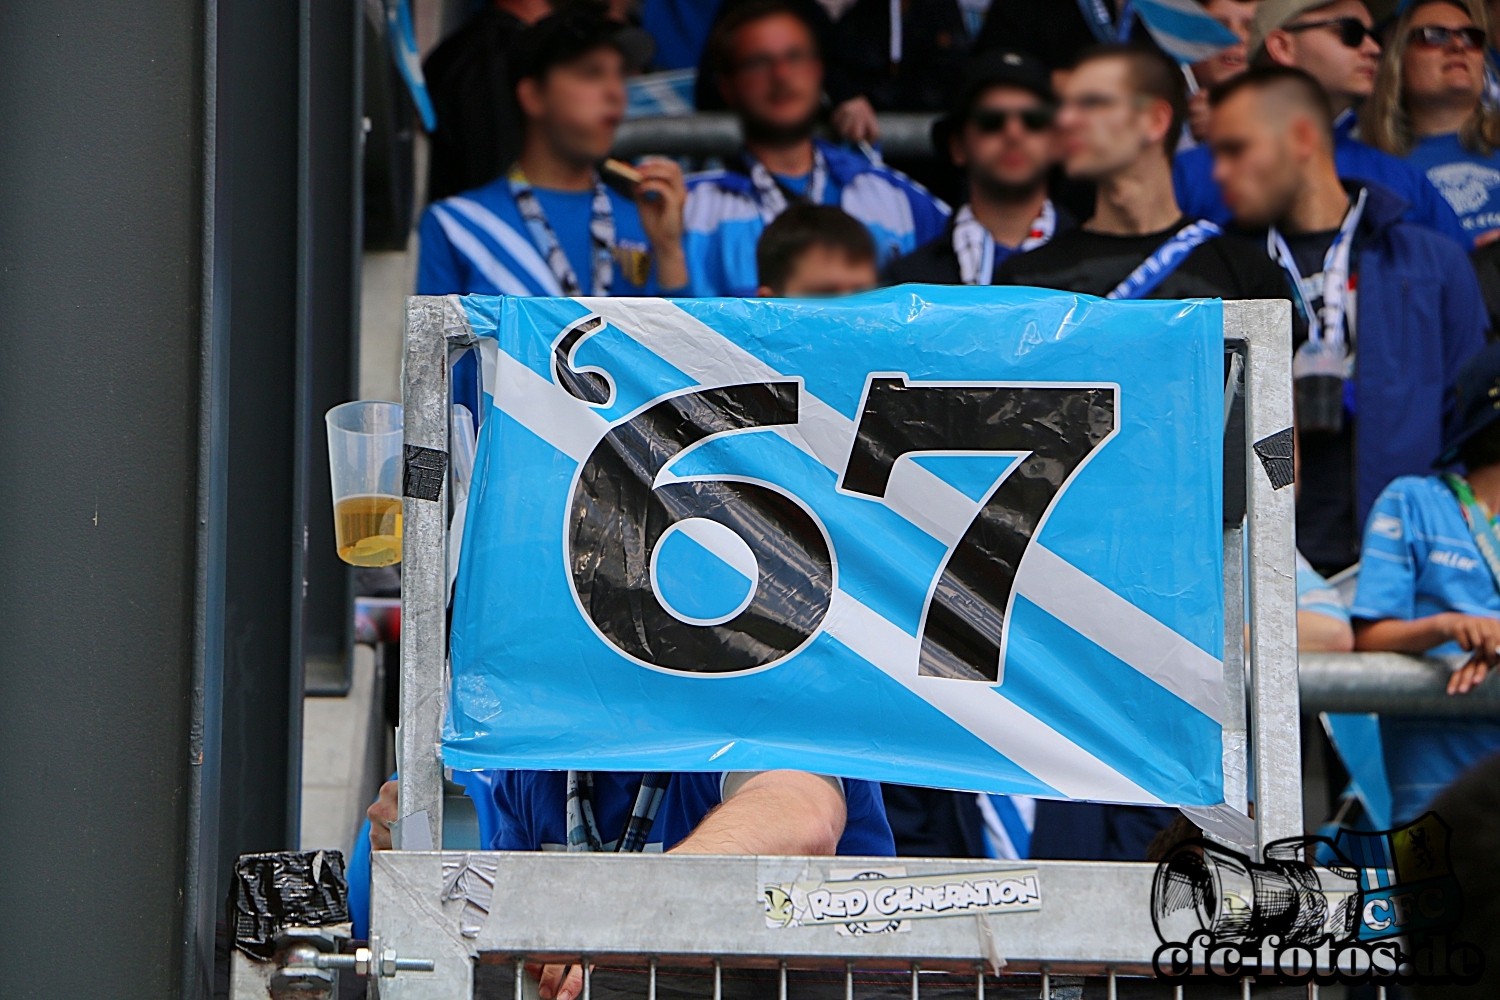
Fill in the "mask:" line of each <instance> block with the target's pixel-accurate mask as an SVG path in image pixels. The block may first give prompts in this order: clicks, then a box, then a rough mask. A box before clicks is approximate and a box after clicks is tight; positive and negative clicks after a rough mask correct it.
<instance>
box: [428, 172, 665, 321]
mask: <svg viewBox="0 0 1500 1000" xmlns="http://www.w3.org/2000/svg"><path fill="white" fill-rule="evenodd" d="M609 201H610V206H611V207H612V208H613V210H614V217H615V254H614V257H615V267H614V275H613V278H612V280H611V282H610V286H609V293H610V294H611V295H659V294H661V293H662V291H663V289H661V288H659V287H658V286H657V282H656V264H655V261H654V259H653V255H652V254H651V244H650V243H649V242H648V241H647V240H646V230H645V229H644V228H642V226H641V217H640V213H639V212H637V211H636V207H635V203H634V202H631V201H627V200H626V199H625V198H623V197H621V196H620V195H618V194H616V193H615V192H614V191H610V192H609ZM420 234H421V241H422V250H421V255H420V257H419V258H418V263H417V294H418V295H452V294H457V295H469V294H480V295H561V294H562V289H561V288H559V287H558V283H557V278H556V277H554V276H553V274H552V271H551V269H550V268H548V267H547V262H546V260H545V259H543V257H542V255H541V254H540V253H539V252H538V251H537V248H536V245H535V244H534V243H533V242H532V240H531V236H530V233H529V232H528V230H527V227H526V223H525V221H524V220H523V219H522V218H521V213H520V211H519V210H518V209H517V208H516V202H515V199H514V198H513V197H511V193H510V182H509V181H508V180H507V179H506V178H504V177H501V178H498V179H497V180H494V181H491V182H490V183H488V184H486V185H485V186H484V187H480V188H475V189H474V190H472V191H465V192H464V193H463V194H458V195H454V196H453V197H452V198H444V199H443V200H442V201H438V202H434V203H433V204H432V205H429V206H428V208H427V211H426V212H424V213H423V214H422V226H421V231H420ZM559 235H561V234H559ZM637 279H641V280H637ZM582 280H584V281H585V282H587V281H588V275H587V274H586V273H585V274H584V275H582Z"/></svg>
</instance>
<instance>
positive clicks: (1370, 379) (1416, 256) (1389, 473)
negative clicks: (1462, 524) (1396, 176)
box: [1354, 184, 1489, 525]
mask: <svg viewBox="0 0 1500 1000" xmlns="http://www.w3.org/2000/svg"><path fill="white" fill-rule="evenodd" d="M1366 187H1368V188H1369V191H1370V195H1369V198H1368V200H1367V201H1366V202H1365V212H1364V216H1363V217H1362V218H1361V219H1360V223H1359V228H1358V229H1357V230H1356V231H1355V241H1354V250H1355V253H1356V254H1357V255H1358V258H1357V260H1358V263H1357V268H1358V270H1357V274H1358V279H1357V280H1358V285H1357V288H1358V294H1359V300H1358V305H1359V310H1358V320H1357V322H1358V327H1357V329H1356V331H1355V337H1356V348H1355V380H1354V381H1355V412H1356V413H1357V414H1358V418H1357V421H1356V423H1355V455H1356V470H1355V484H1354V485H1355V517H1356V521H1355V523H1356V524H1360V525H1363V524H1364V523H1365V521H1366V520H1367V519H1368V517H1369V514H1370V508H1371V507H1372V506H1374V504H1375V500H1376V498H1377V497H1379V496H1380V492H1381V491H1382V490H1384V489H1385V487H1386V486H1387V485H1388V484H1389V483H1390V482H1391V480H1393V479H1395V478H1396V477H1397V476H1413V475H1415V476H1421V475H1426V474H1428V473H1429V472H1430V471H1431V469H1432V462H1433V460H1434V459H1436V458H1437V456H1438V452H1439V451H1440V446H1441V442H1442V436H1443V420H1444V418H1445V416H1446V413H1447V411H1448V410H1449V409H1451V408H1452V405H1453V403H1452V400H1453V392H1452V389H1453V380H1454V377H1455V376H1456V375H1457V374H1458V369H1459V366H1460V365H1462V364H1463V363H1464V362H1465V361H1467V360H1468V359H1469V358H1470V357H1471V356H1472V355H1473V354H1474V353H1475V352H1476V351H1478V350H1479V349H1480V348H1481V347H1483V346H1484V343H1485V336H1484V335H1485V330H1486V328H1487V327H1488V326H1489V319H1488V315H1487V314H1486V312H1485V308H1484V298H1483V296H1481V295H1480V292H1479V279H1478V278H1476V277H1475V276H1474V269H1473V267H1471V266H1470V265H1469V258H1468V256H1467V255H1466V254H1465V253H1464V251H1463V250H1462V249H1461V248H1460V247H1459V246H1458V245H1457V244H1456V243H1454V242H1453V241H1452V240H1450V239H1447V238H1446V237H1443V236H1439V235H1438V234H1436V233H1434V232H1433V231H1432V230H1430V229H1427V228H1425V227H1422V226H1415V225H1412V224H1411V223H1409V222H1406V221H1404V220H1403V214H1404V213H1405V212H1406V210H1407V204H1406V202H1405V201H1403V200H1402V199H1401V198H1399V197H1397V196H1396V195H1395V194H1393V193H1392V192H1391V191H1389V190H1387V189H1386V188H1383V187H1381V186H1380V185H1378V184H1367V185H1366Z"/></svg>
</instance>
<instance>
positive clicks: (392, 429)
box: [326, 400, 402, 566]
mask: <svg viewBox="0 0 1500 1000" xmlns="http://www.w3.org/2000/svg"><path fill="white" fill-rule="evenodd" d="M326 419H327V421H328V465H329V470H330V472H331V473H332V477H333V523H334V539H335V544H336V545H337V546H338V552H339V558H340V559H342V560H344V562H346V563H352V564H353V565H355V566H389V565H391V564H392V563H398V562H400V561H401V455H402V448H401V405H400V404H399V403H385V402H379V401H376V400H361V401H359V402H355V403H344V404H343V405H341V406H335V407H334V408H333V409H331V410H329V411H328V415H327V417H326Z"/></svg>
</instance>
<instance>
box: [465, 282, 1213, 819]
mask: <svg viewBox="0 0 1500 1000" xmlns="http://www.w3.org/2000/svg"><path fill="white" fill-rule="evenodd" d="M461 301H462V305H463V307H464V309H465V310H466V312H467V316H468V319H469V322H470V324H471V326H472V327H473V330H474V332H475V333H476V334H477V335H478V336H479V337H481V338H484V339H482V340H481V342H480V343H481V349H482V355H483V362H484V363H483V365H482V367H483V369H484V372H485V398H486V410H487V419H485V420H484V422H483V425H482V427H481V429H480V436H479V444H478V455H477V459H476V463H475V469H474V479H473V482H472V483H471V485H470V490H469V500H468V507H467V511H466V521H465V527H464V537H463V544H462V557H461V563H460V565H459V568H458V582H457V588H456V593H455V597H454V607H453V619H452V621H453V624H452V642H451V654H452V676H453V687H452V691H451V703H450V713H449V726H448V732H447V734H446V739H445V743H444V749H443V757H444V761H445V763H447V764H448V765H449V766H452V767H457V768H463V769H479V768H493V767H506V768H542V769H562V768H574V769H587V770H622V771H723V770H764V769H772V768H798V769H804V770H810V771H815V772H818V773H824V774H838V775H846V776H849V777H856V778H867V779H872V780H881V781H895V782H903V783H908V784H919V785H931V786H937V787H945V788H964V789H971V790H974V791H978V792H993V793H1012V794H1024V795H1037V796H1046V797H1067V798H1078V799H1092V800H1096V801H1110V802H1134V803H1169V804H1176V805H1213V804H1217V803H1220V802H1222V801H1223V782H1222V742H1221V731H1220V720H1221V718H1222V711H1223V705H1222V688H1223V666H1222V645H1223V636H1224V617H1223V606H1224V601H1223V596H1224V595H1223V582H1222V564H1223V553H1222V547H1221V520H1222V443H1221V441H1222V428H1223V417H1222V408H1223V387H1222V377H1223V371H1222V365H1223V361H1222V358H1223V332H1222V323H1223V313H1222V306H1221V304H1220V303H1219V302H1217V301H1207V300H1204V301H1191V302H1165V301H1144V302H1108V301H1104V300H1101V299H1095V298H1091V297H1089V296H1078V295H1069V294H1061V293H1053V292H1041V291H1037V290H1034V289H1022V288H988V287H975V288H938V287H913V286H906V287H904V288H896V289H889V290H885V291H880V292H872V293H868V294H865V295H859V296H853V297H849V298H843V299H829V300H803V301H794V300H786V299H781V300H740V299H696V300H679V301H668V300H663V299H619V298H579V299H566V298H551V299H540V298H533V299H522V298H483V297H478V296H469V297H466V298H464V299H462V300H461Z"/></svg>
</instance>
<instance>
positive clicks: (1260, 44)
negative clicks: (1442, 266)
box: [1172, 0, 1470, 250]
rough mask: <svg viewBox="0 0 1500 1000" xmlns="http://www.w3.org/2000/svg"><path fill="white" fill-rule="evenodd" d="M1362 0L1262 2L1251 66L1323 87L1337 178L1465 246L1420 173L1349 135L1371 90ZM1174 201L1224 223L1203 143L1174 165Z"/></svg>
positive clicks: (1371, 44)
mask: <svg viewBox="0 0 1500 1000" xmlns="http://www.w3.org/2000/svg"><path fill="white" fill-rule="evenodd" d="M1373 23H1374V22H1373V21H1372V20H1371V18H1370V12H1369V11H1368V10H1367V9H1366V8H1365V5H1364V3H1362V2H1361V0H1333V2H1332V3H1330V2H1328V0H1262V2H1261V5H1260V9H1259V10H1257V11H1256V12H1255V20H1254V22H1253V23H1252V25H1251V29H1250V42H1249V50H1250V60H1251V62H1252V64H1254V65H1276V66H1290V67H1292V68H1295V69H1300V70H1302V71H1303V72H1305V73H1307V74H1308V75H1309V76H1311V77H1312V78H1313V79H1315V80H1317V81H1318V83H1319V85H1320V86H1322V88H1323V91H1324V93H1325V94H1327V95H1328V102H1329V105H1330V107H1331V109H1332V112H1333V115H1334V117H1333V119H1332V122H1333V133H1334V150H1333V153H1334V165H1335V167H1336V168H1337V170H1338V174H1339V176H1340V177H1343V178H1345V179H1348V180H1358V181H1370V182H1373V183H1376V184H1379V185H1381V186H1382V187H1384V188H1387V189H1389V190H1391V191H1393V192H1394V193H1395V194H1396V195H1397V196H1398V197H1400V198H1401V200H1402V201H1404V202H1406V208H1405V211H1404V214H1403V216H1402V218H1403V220H1404V221H1406V222H1414V223H1416V224H1418V225H1421V226H1426V227H1428V228H1429V229H1435V230H1437V231H1438V232H1440V233H1442V234H1443V235H1445V236H1448V237H1450V238H1451V239H1453V240H1456V241H1457V242H1458V243H1460V244H1461V245H1462V246H1463V247H1464V249H1466V250H1467V249H1468V248H1469V243H1470V237H1469V236H1468V235H1466V234H1465V233H1464V228H1463V225H1462V224H1461V223H1460V222H1459V221H1458V216H1456V215H1454V214H1453V209H1452V208H1451V207H1450V206H1449V205H1448V203H1447V202H1446V201H1444V200H1443V196H1442V195H1441V194H1439V193H1438V190H1437V188H1435V187H1433V186H1432V183H1431V182H1430V181H1429V180H1428V179H1427V178H1426V177H1424V176H1423V175H1422V172H1421V171H1420V170H1418V169H1417V168H1416V167H1413V166H1412V165H1411V164H1410V163H1407V162H1406V161H1405V160H1402V159H1398V158H1397V157H1394V156H1391V155H1390V154H1389V153H1383V152H1381V151H1380V150H1378V149H1376V148H1374V147H1373V146H1367V145H1366V144H1364V143H1362V142H1360V141H1359V140H1358V139H1356V138H1354V136H1353V129H1354V125H1355V118H1354V112H1355V109H1356V107H1357V106H1358V105H1359V104H1360V103H1362V102H1363V101H1364V100H1365V99H1366V98H1367V97H1369V96H1370V92H1371V91H1372V90H1373V89H1374V86H1375V66H1376V62H1377V60H1378V59H1379V57H1380V44H1379V43H1378V42H1377V41H1376V40H1375V36H1374V34H1373V33H1372V30H1371V26H1372V25H1373ZM1172 180H1173V183H1174V186H1175V187H1176V189H1177V201H1178V203H1179V204H1181V205H1182V210H1183V211H1184V212H1186V213H1187V214H1188V215H1192V216H1197V217H1199V218H1204V219H1212V220H1213V221H1214V222H1217V223H1219V224H1220V225H1223V224H1224V223H1226V222H1228V221H1229V219H1230V211H1229V208H1228V207H1227V206H1226V205H1225V204H1224V200H1223V198H1222V197H1220V194H1219V189H1218V187H1217V186H1216V185H1215V184H1214V179H1213V154H1212V153H1211V152H1210V151H1209V148H1208V146H1207V144H1205V145H1202V146H1196V147H1194V148H1193V149H1189V150H1184V151H1183V152H1182V153H1180V154H1178V156H1177V159H1176V162H1175V163H1174V164H1173V167H1172Z"/></svg>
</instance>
